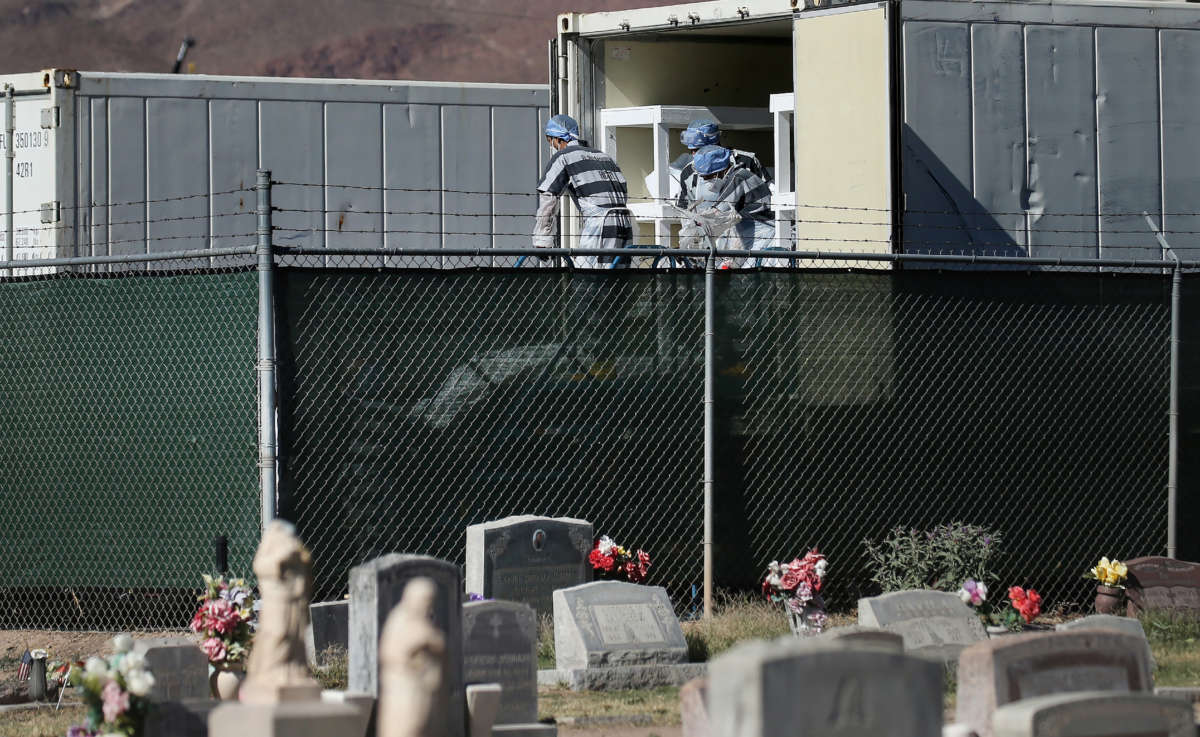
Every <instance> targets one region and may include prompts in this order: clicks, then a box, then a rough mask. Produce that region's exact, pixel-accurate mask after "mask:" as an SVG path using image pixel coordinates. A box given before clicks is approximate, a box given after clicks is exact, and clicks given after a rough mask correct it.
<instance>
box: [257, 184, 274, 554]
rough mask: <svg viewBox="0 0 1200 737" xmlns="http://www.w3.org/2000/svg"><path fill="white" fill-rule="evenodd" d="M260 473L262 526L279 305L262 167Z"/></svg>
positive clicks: (270, 498)
mask: <svg viewBox="0 0 1200 737" xmlns="http://www.w3.org/2000/svg"><path fill="white" fill-rule="evenodd" d="M254 188H255V190H256V191H257V193H258V206H257V208H256V212H257V213H258V250H257V254H258V477H259V483H260V486H261V491H262V527H263V530H264V531H265V530H266V528H267V525H268V524H270V522H271V520H273V519H275V454H276V445H275V308H274V302H273V300H274V297H275V292H274V267H275V257H274V254H273V253H272V249H271V172H270V171H268V170H265V169H259V170H258V181H257V182H256V183H255V187H254Z"/></svg>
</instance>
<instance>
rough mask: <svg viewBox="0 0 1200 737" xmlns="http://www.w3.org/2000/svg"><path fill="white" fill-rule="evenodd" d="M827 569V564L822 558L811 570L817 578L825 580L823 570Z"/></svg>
mask: <svg viewBox="0 0 1200 737" xmlns="http://www.w3.org/2000/svg"><path fill="white" fill-rule="evenodd" d="M828 567H829V563H828V562H827V561H826V560H825V559H824V558H822V559H821V560H819V561H817V564H816V565H815V566H813V570H814V571H816V573H817V578H825V569H826V568H828Z"/></svg>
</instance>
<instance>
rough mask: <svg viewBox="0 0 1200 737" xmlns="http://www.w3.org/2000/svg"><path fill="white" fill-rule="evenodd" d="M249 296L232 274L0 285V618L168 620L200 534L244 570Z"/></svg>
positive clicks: (93, 623) (251, 463)
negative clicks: (221, 539) (225, 541)
mask: <svg viewBox="0 0 1200 737" xmlns="http://www.w3.org/2000/svg"><path fill="white" fill-rule="evenodd" d="M256 294H257V292H256V276H255V274H254V273H253V272H248V271H224V272H218V273H195V274H186V275H148V274H146V273H145V272H142V273H140V274H138V275H134V274H126V275H121V276H105V277H100V276H94V277H93V276H89V277H81V276H69V277H56V278H39V279H32V280H15V281H9V282H5V283H0V315H3V317H0V529H2V530H3V534H0V597H2V604H3V612H2V617H3V619H4V620H5V622H6V624H7V625H8V626H25V627H28V626H88V627H107V626H111V627H117V626H123V627H128V626H134V625H138V624H142V625H146V626H170V625H171V624H173V623H174V622H175V618H177V617H178V616H179V612H178V610H179V609H180V608H182V609H183V610H184V612H185V614H186V613H187V612H186V610H187V609H188V608H190V606H191V604H190V603H187V598H188V596H190V595H191V593H192V592H184V593H182V594H181V593H180V592H181V590H182V589H185V588H186V589H195V588H196V587H197V586H198V585H199V576H200V574H201V573H205V572H210V571H211V570H212V568H213V561H214V556H213V539H214V537H215V536H217V535H226V536H228V538H229V547H230V558H231V560H230V563H231V567H233V568H234V570H236V571H239V572H244V573H249V562H250V559H251V557H252V555H253V548H254V545H255V544H256V543H257V540H258V526H259V494H258V490H257V486H258V483H257V478H258V472H257V466H256V458H257V448H256V406H257V400H256V389H255V371H254V362H255V340H256V338H255V336H256V328H257V319H256V310H257V307H256V305H257V296H256ZM181 602H182V603H181ZM185 624H186V620H185V621H183V622H180V623H178V624H177V626H182V625H185Z"/></svg>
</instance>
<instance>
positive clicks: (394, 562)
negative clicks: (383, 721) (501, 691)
mask: <svg viewBox="0 0 1200 737" xmlns="http://www.w3.org/2000/svg"><path fill="white" fill-rule="evenodd" d="M421 577H424V578H429V579H432V581H433V585H434V588H435V590H436V596H435V598H434V604H433V623H434V625H435V626H436V627H437V628H438V629H439V630H440V631H442V632H443V633H445V638H446V661H447V670H446V674H445V678H446V684H447V688H448V689H449V694H450V695H449V699H450V701H449V703H450V709H451V713H453V714H459V715H465V713H466V701H465V694H464V692H463V680H462V641H463V640H462V598H463V587H462V576H461V574H460V573H459V568H458V566H456V565H454V564H453V563H449V562H447V561H444V560H440V559H438V558H431V557H429V556H424V555H404V554H401V553H393V554H390V555H385V556H383V557H380V558H376V559H374V560H372V561H369V562H367V563H364V564H362V565H360V566H355V567H354V568H352V569H351V570H350V658H349V670H350V674H349V676H350V677H349V690H350V691H352V692H355V693H365V694H370V695H372V696H378V694H379V637H380V635H381V634H382V632H383V624H384V622H385V621H386V620H387V616H388V614H390V613H391V611H392V608H393V607H395V606H396V605H397V604H399V603H400V598H401V596H402V595H403V593H404V587H405V586H406V585H408V582H409V581H412V580H413V579H414V578H421ZM465 731H466V725H465V718H459V719H454V720H451V733H450V735H449V737H464V734H465Z"/></svg>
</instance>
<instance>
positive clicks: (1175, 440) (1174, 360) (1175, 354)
mask: <svg viewBox="0 0 1200 737" xmlns="http://www.w3.org/2000/svg"><path fill="white" fill-rule="evenodd" d="M1182 288H1183V276H1182V271H1181V270H1180V268H1179V263H1178V261H1176V263H1175V268H1174V269H1172V271H1171V407H1170V409H1169V410H1168V416H1169V417H1170V430H1169V431H1168V436H1169V440H1168V448H1169V450H1168V453H1167V557H1168V558H1174V557H1175V550H1176V545H1175V529H1176V525H1177V522H1176V520H1177V512H1178V504H1179V499H1178V484H1179V321H1180V316H1179V293H1180V291H1181V290H1182Z"/></svg>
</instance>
